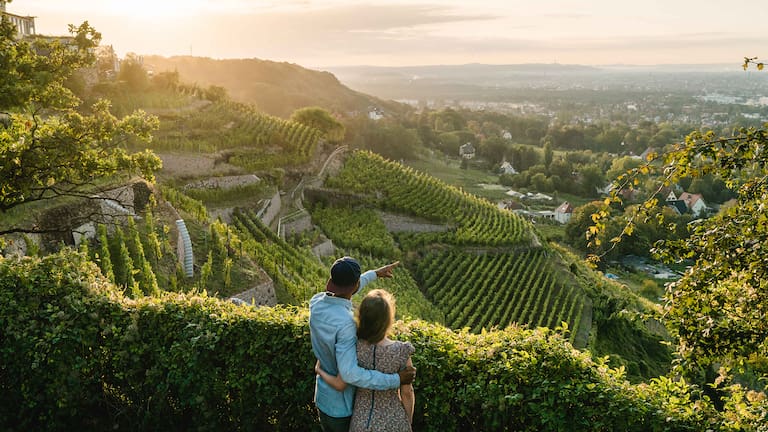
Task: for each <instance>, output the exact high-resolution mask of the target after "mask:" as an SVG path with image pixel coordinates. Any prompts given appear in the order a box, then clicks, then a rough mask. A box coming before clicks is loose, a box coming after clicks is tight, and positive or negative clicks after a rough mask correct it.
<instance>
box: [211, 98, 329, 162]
mask: <svg viewBox="0 0 768 432" xmlns="http://www.w3.org/2000/svg"><path fill="white" fill-rule="evenodd" d="M209 111H211V113H219V114H221V115H224V116H226V115H229V116H231V117H233V120H236V124H235V125H233V127H234V128H237V129H238V130H239V131H240V132H243V133H245V134H246V135H248V136H251V137H252V141H251V143H250V145H249V146H250V147H264V146H268V145H272V144H275V143H274V142H273V141H274V140H275V139H282V140H284V143H283V144H285V143H287V144H288V146H289V147H291V149H292V150H294V153H295V154H296V155H298V156H304V157H306V156H309V155H311V153H312V151H313V150H314V146H315V144H316V143H317V140H318V139H319V138H320V131H318V130H317V129H313V128H310V127H308V126H305V125H303V124H301V123H296V122H292V121H289V120H284V119H281V118H278V117H273V116H270V115H267V114H264V113H263V112H260V111H258V110H257V109H256V108H255V107H253V106H252V105H247V104H242V103H238V102H232V101H226V102H221V103H217V104H215V105H214V106H213V107H212V108H211V109H210V110H209Z"/></svg>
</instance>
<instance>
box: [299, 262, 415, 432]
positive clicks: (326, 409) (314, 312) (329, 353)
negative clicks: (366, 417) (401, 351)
mask: <svg viewBox="0 0 768 432" xmlns="http://www.w3.org/2000/svg"><path fill="white" fill-rule="evenodd" d="M399 264H400V262H399V261H398V262H394V263H392V264H389V265H386V266H384V267H381V268H379V269H376V270H369V271H367V272H365V273H363V274H362V275H361V274H360V264H359V263H358V262H357V260H355V259H354V258H351V257H343V258H339V259H337V260H336V261H335V262H334V263H333V265H332V266H331V278H330V279H329V280H328V283H327V284H326V287H325V290H326V291H325V292H321V293H318V294H315V295H314V296H313V297H312V299H311V300H310V301H309V332H310V337H311V339H312V351H314V353H315V357H317V359H318V360H319V361H320V366H321V367H322V368H323V370H325V371H326V372H328V373H330V374H331V375H338V374H341V376H342V377H343V379H344V381H345V382H346V383H348V384H351V385H350V386H347V388H346V389H344V390H343V391H337V390H335V389H333V388H332V387H331V386H330V385H328V384H327V383H326V382H325V381H323V380H322V379H321V378H320V377H319V376H317V377H315V405H316V406H317V410H318V414H319V416H320V425H321V426H322V428H323V431H325V432H336V431H339V432H342V431H343V432H346V431H347V430H348V429H349V422H350V419H351V417H352V405H353V403H354V401H355V387H363V388H369V389H373V390H388V389H395V388H399V387H400V385H401V384H410V383H412V382H413V379H414V378H415V377H416V369H415V368H414V367H408V368H406V369H404V370H402V371H400V372H398V373H396V374H385V373H381V372H379V371H375V370H368V369H363V368H361V367H360V366H358V365H357V326H356V324H355V320H354V317H353V315H352V301H351V300H350V299H351V298H352V296H353V295H354V294H355V293H357V292H358V291H359V290H360V289H361V288H362V287H364V286H365V285H367V284H368V283H369V282H371V281H374V280H376V279H377V278H391V277H392V271H393V270H394V269H395V267H397V266H398V265H399Z"/></svg>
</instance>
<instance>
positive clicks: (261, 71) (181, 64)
mask: <svg viewBox="0 0 768 432" xmlns="http://www.w3.org/2000/svg"><path fill="white" fill-rule="evenodd" d="M144 66H145V67H146V68H147V69H148V70H151V71H153V72H163V71H174V70H175V71H178V72H179V76H180V78H181V81H182V82H189V83H197V84H198V85H200V86H202V87H208V86H210V85H217V86H221V87H224V88H225V89H226V90H227V92H228V94H229V96H230V97H231V98H232V99H234V100H236V101H239V102H245V103H250V104H255V105H256V106H257V108H258V109H259V110H262V111H264V112H266V113H269V114H272V115H275V116H280V117H284V118H285V117H289V116H290V115H291V113H292V112H293V111H294V110H296V109H297V108H302V107H306V106H320V107H322V108H325V109H327V110H329V111H331V112H338V113H350V112H356V111H359V112H364V111H366V110H367V109H368V108H369V107H371V106H377V107H379V108H385V109H387V110H388V111H390V112H391V111H393V110H398V109H400V107H399V106H398V104H396V103H393V102H385V101H382V100H379V99H377V98H375V97H373V96H369V95H366V94H362V93H359V92H357V91H354V90H351V89H350V88H348V87H346V86H345V85H343V84H342V83H341V82H339V80H338V79H337V78H336V77H335V76H334V75H333V74H331V73H329V72H323V71H317V70H311V69H307V68H304V67H301V66H299V65H296V64H293V63H285V62H274V61H269V60H260V59H225V60H217V59H211V58H206V57H191V56H175V57H161V56H145V57H144Z"/></svg>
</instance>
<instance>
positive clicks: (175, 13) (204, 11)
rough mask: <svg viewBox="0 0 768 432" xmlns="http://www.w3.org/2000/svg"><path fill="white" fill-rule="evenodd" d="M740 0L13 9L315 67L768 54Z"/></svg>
mask: <svg viewBox="0 0 768 432" xmlns="http://www.w3.org/2000/svg"><path fill="white" fill-rule="evenodd" d="M731 1H732V2H734V3H738V6H739V7H740V8H742V9H741V10H733V9H734V8H725V9H722V8H719V7H718V8H714V6H712V7H709V6H706V5H702V4H700V2H696V1H693V0H676V1H675V2H669V1H668V0H665V1H661V0H649V1H648V2H645V3H642V4H636V3H626V2H615V1H613V0H611V1H609V0H590V1H589V2H573V1H571V0H543V1H540V2H530V1H528V0H503V1H502V0H478V1H473V2H466V1H462V0H424V1H423V2H421V3H417V4H413V2H412V1H407V0H389V1H387V2H380V3H367V4H366V3H362V4H361V3H359V2H356V1H352V0H163V1H157V0H134V1H132V2H125V1H123V0H120V1H118V0H99V1H97V0H68V1H66V2H62V1H60V0H24V1H17V2H14V3H12V4H11V7H12V8H13V9H14V10H16V9H18V11H19V12H20V13H22V14H30V15H36V16H37V17H38V29H39V30H40V31H41V32H43V33H51V34H57V33H59V34H60V33H62V32H64V31H65V30H66V23H79V22H82V21H83V20H85V19H88V20H89V21H90V22H91V24H93V25H94V26H95V27H96V28H97V29H98V30H99V31H101V32H102V33H103V35H104V41H105V42H106V43H111V44H113V45H114V46H115V48H116V49H117V51H118V52H119V53H125V52H128V51H133V52H138V53H146V54H161V55H177V54H180V55H184V54H189V53H190V51H191V52H192V53H193V54H194V55H200V56H208V57H215V58H248V57H257V58H264V59H270V60H278V61H289V62H294V63H299V64H302V65H306V66H331V65H356V64H374V65H407V64H430V63H432V64H436V63H437V64H456V63H472V62H482V63H526V62H551V61H553V60H557V61H559V62H568V63H581V64H603V63H614V62H617V61H620V62H624V63H646V64H647V63H664V62H680V61H681V60H682V61H685V62H689V61H695V60H697V59H699V61H700V62H722V61H729V60H730V59H732V58H736V59H739V58H741V57H743V56H744V55H768V54H766V53H765V49H764V47H761V46H760V44H759V42H764V41H765V40H767V39H768V33H766V29H765V26H762V25H760V26H757V25H754V23H763V22H765V21H766V18H768V16H766V15H767V14H768V12H766V11H768V9H766V8H764V7H763V6H762V4H761V3H760V1H758V0H731ZM63 5H66V7H63ZM715 9H717V10H718V12H715ZM728 14H733V16H731V17H729V16H728ZM734 17H736V18H738V19H736V18H734ZM54 24H55V25H56V27H55V28H53V29H49V28H52V27H53V25H54ZM761 50H762V51H761Z"/></svg>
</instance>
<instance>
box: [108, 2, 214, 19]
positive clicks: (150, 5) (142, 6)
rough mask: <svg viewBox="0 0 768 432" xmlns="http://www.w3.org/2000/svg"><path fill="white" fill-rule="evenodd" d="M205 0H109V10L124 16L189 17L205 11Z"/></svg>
mask: <svg viewBox="0 0 768 432" xmlns="http://www.w3.org/2000/svg"><path fill="white" fill-rule="evenodd" d="M207 3H208V2H206V1H205V0H162V1H157V0H133V1H130V2H127V1H122V0H118V1H109V2H108V7H109V11H110V12H111V13H113V14H115V15H119V16H122V17H134V18H147V19H152V18H172V17H188V16H195V15H200V14H202V13H204V11H205V9H206V8H205V6H206V4H207Z"/></svg>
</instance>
